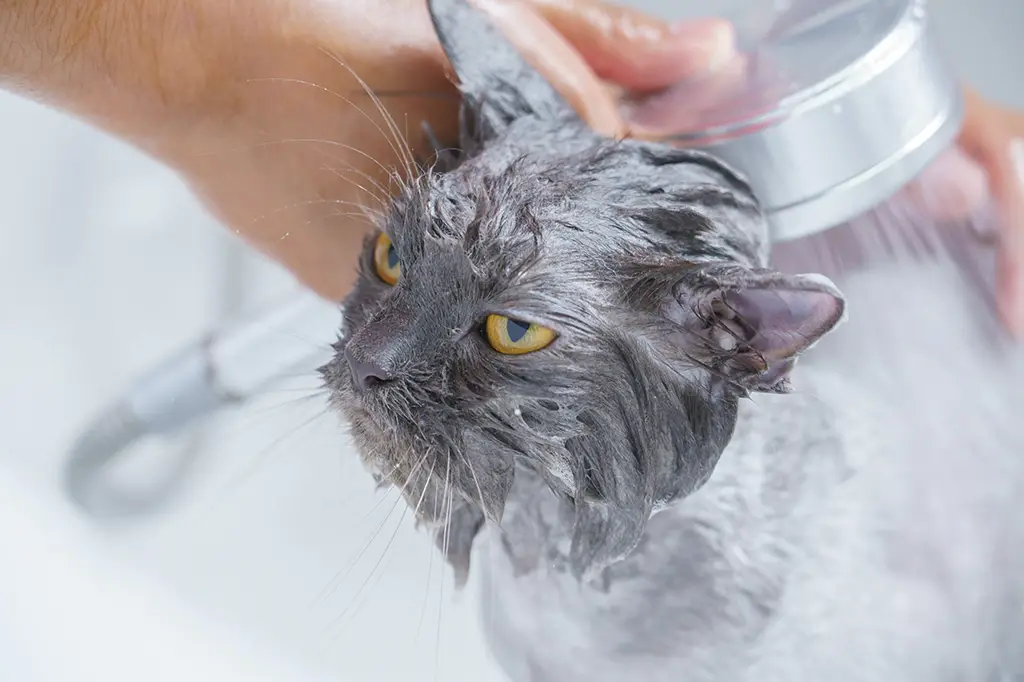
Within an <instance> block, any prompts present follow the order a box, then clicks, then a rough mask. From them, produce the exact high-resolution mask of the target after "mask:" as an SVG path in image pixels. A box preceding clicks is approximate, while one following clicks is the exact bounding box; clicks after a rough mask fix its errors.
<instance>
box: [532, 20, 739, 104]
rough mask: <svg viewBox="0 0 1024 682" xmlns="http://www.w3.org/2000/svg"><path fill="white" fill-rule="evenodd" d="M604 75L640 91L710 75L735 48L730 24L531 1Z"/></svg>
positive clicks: (593, 67) (595, 68) (733, 33)
mask: <svg viewBox="0 0 1024 682" xmlns="http://www.w3.org/2000/svg"><path fill="white" fill-rule="evenodd" d="M529 2H530V3H531V4H533V5H534V6H535V7H536V8H537V9H538V10H539V11H540V13H541V14H542V15H543V17H544V18H545V19H547V21H548V22H550V23H551V24H552V25H553V26H554V27H555V28H556V29H557V30H558V32H559V33H561V34H562V35H563V36H565V38H566V40H568V41H569V42H570V43H571V44H572V45H573V47H575V48H576V49H577V50H578V51H579V53H580V54H581V55H582V56H583V59H584V60H585V61H586V62H587V64H589V65H590V67H591V68H592V69H593V70H594V71H595V72H596V73H597V75H598V76H599V77H600V78H603V79H605V80H608V81H612V82H614V83H617V84H618V85H621V86H623V87H624V88H627V89H630V90H636V91H650V90H656V89H660V88H663V87H667V86H669V85H672V84H674V83H677V82H678V81H680V80H682V79H684V78H689V77H691V76H694V75H698V74H702V73H707V72H709V71H712V70H714V69H715V68H716V67H717V66H718V65H720V64H722V63H724V62H726V61H727V60H728V59H729V58H730V57H731V56H732V55H733V54H734V53H735V51H736V35H735V31H734V29H733V26H732V24H730V23H729V22H727V21H725V20H723V19H703V20H695V21H687V22H681V23H677V24H668V23H666V22H663V21H661V20H658V19H655V18H653V17H650V16H648V15H646V14H644V13H642V12H639V11H637V10H635V9H631V8H626V7H618V6H615V5H612V4H607V3H605V2H603V1H601V0H529Z"/></svg>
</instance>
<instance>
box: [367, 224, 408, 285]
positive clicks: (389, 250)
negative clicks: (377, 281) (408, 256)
mask: <svg viewBox="0 0 1024 682" xmlns="http://www.w3.org/2000/svg"><path fill="white" fill-rule="evenodd" d="M373 267H374V268H376V270H377V276H378V277H380V278H381V279H382V280H384V281H385V282H386V283H388V284H391V285H394V284H395V283H396V282H397V281H398V277H399V275H401V274H402V263H401V261H399V260H398V251H396V250H395V245H394V244H392V243H391V239H389V238H388V236H387V235H386V234H384V233H383V232H381V233H380V236H379V237H377V244H376V245H375V246H374V247H373Z"/></svg>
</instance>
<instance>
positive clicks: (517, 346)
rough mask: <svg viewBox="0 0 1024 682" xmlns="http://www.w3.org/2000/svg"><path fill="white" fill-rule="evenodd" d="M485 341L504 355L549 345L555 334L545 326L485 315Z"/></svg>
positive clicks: (502, 316) (516, 353)
mask: <svg viewBox="0 0 1024 682" xmlns="http://www.w3.org/2000/svg"><path fill="white" fill-rule="evenodd" d="M486 329H487V342H488V343H490V344H491V348H493V349H494V350H496V351H498V352H499V353H503V354H505V355H522V354H523V353H532V352H534V351H537V350H540V349H541V348H545V347H547V346H549V345H551V342H552V341H554V340H555V337H556V336H557V334H555V332H554V331H552V330H550V329H548V328H547V327H542V326H540V325H539V324H533V323H531V322H523V321H522V320H514V319H512V318H511V317H505V316H504V315H488V316H487V324H486Z"/></svg>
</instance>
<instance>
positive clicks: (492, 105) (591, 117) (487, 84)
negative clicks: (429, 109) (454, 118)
mask: <svg viewBox="0 0 1024 682" xmlns="http://www.w3.org/2000/svg"><path fill="white" fill-rule="evenodd" d="M474 4H475V5H476V6H475V7H474ZM428 6H429V9H430V16H431V19H432V21H433V23H434V29H435V31H436V32H437V36H438V39H439V41H440V43H441V47H442V49H443V50H444V52H445V55H446V56H447V57H448V61H449V62H450V63H451V65H452V69H453V70H454V72H455V75H456V77H457V78H458V81H459V89H460V90H461V91H462V94H463V102H464V105H463V119H464V136H467V135H468V136H469V137H471V138H474V139H476V140H486V139H489V138H491V137H493V136H494V135H497V134H499V133H500V132H501V131H502V130H504V129H505V128H506V127H508V125H509V124H511V123H512V122H513V121H515V120H516V119H518V118H520V117H522V116H527V115H533V116H538V117H541V118H548V119H557V118H563V119H564V118H568V119H576V120H583V121H585V122H587V123H588V124H589V125H590V126H591V127H592V128H594V129H595V130H596V131H597V132H599V133H603V134H617V133H618V132H619V129H620V127H621V117H620V116H619V115H618V110H617V108H616V107H615V103H614V100H613V99H612V98H611V96H610V95H609V94H608V92H607V91H606V90H605V88H604V87H603V86H602V85H601V83H600V81H599V80H598V79H597V77H596V76H595V75H594V73H593V71H591V70H590V68H589V67H588V66H587V65H586V63H585V62H584V60H583V58H582V57H581V56H580V55H579V53H578V52H576V50H575V49H573V48H572V46H570V45H569V44H568V43H567V42H566V41H565V40H564V39H563V38H562V37H561V36H560V35H559V34H558V33H557V31H555V30H554V28H552V27H551V26H550V25H549V24H548V23H547V22H546V21H544V19H543V18H542V17H541V16H540V15H539V14H537V13H536V12H535V11H534V10H532V9H531V8H530V7H529V6H528V5H527V4H526V3H522V2H495V1H494V0H475V2H474V3H473V4H471V3H470V2H469V0H428ZM499 28H500V29H501V30H499ZM531 62H532V64H537V65H539V66H540V67H541V69H542V70H543V71H544V72H545V73H541V71H540V70H538V68H536V67H535V66H533V65H532V64H531Z"/></svg>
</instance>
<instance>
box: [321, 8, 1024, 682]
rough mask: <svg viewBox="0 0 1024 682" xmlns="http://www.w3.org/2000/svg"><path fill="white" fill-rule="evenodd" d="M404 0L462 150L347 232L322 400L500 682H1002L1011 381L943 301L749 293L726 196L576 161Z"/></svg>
mask: <svg viewBox="0 0 1024 682" xmlns="http://www.w3.org/2000/svg"><path fill="white" fill-rule="evenodd" d="M428 4H429V7H430V10H431V15H432V17H433V20H434V23H435V27H436V28H437V32H438V36H439V38H440V40H441V44H442V46H443V47H444V49H445V52H446V54H447V55H448V57H449V59H450V61H451V63H452V67H453V70H454V72H455V74H456V75H457V76H458V78H459V81H460V83H459V85H460V88H461V90H462V93H463V97H464V105H463V111H462V114H463V122H462V123H463V125H462V132H461V140H460V144H459V147H460V150H461V151H460V153H459V154H457V155H446V157H445V165H443V166H442V165H437V166H435V167H433V168H429V169H426V170H425V171H424V172H423V174H422V175H421V176H420V177H418V178H413V179H410V181H409V182H408V184H407V185H406V186H405V187H404V189H403V191H402V192H401V193H400V194H399V196H398V197H396V199H395V201H394V204H393V206H392V207H391V210H390V211H389V213H388V215H387V216H386V217H385V219H384V220H383V222H382V224H381V225H380V226H379V229H378V230H377V231H376V232H375V233H374V234H373V235H371V236H370V237H369V238H368V241H367V243H366V247H365V250H364V254H363V258H362V261H361V272H360V277H359V281H358V283H357V285H356V287H355V289H354V291H353V293H352V294H351V295H350V296H349V297H348V299H347V300H346V302H345V310H344V328H343V330H342V335H341V337H340V338H339V340H338V342H337V344H336V345H335V350H336V354H335V357H334V358H333V359H332V361H331V362H329V363H328V364H327V365H326V366H325V367H324V368H323V369H322V374H323V376H324V380H325V383H326V386H327V387H328V389H329V391H330V395H331V402H332V404H333V405H334V407H335V408H337V410H338V411H339V412H340V413H341V414H342V416H343V417H344V419H345V421H346V422H347V424H348V426H349V427H350V430H351V433H352V436H353V439H354V441H355V443H356V446H357V448H358V449H359V451H360V455H361V457H362V459H363V460H364V462H365V463H366V465H367V466H368V468H369V469H370V470H371V472H372V473H373V475H374V476H375V478H376V479H377V480H378V482H379V483H381V484H382V485H393V486H396V487H398V488H400V490H401V491H402V493H403V495H404V497H405V500H406V502H407V503H408V504H409V506H410V507H412V508H413V510H414V512H415V515H416V518H417V520H418V522H419V523H420V524H423V525H424V526H427V527H428V528H430V529H431V531H432V532H434V533H435V536H436V538H437V540H438V544H439V546H440V548H441V549H442V551H443V552H444V554H445V556H446V557H447V559H448V561H449V563H450V564H451V565H452V567H453V568H454V569H455V575H456V580H457V582H458V583H459V584H460V585H461V584H463V583H464V582H465V581H466V579H467V576H468V575H469V572H470V568H471V561H470V559H471V557H473V561H472V566H473V567H474V570H477V571H479V572H480V573H481V575H482V577H483V579H484V581H483V582H484V593H483V595H482V597H483V604H484V609H485V614H484V627H485V628H486V630H487V634H488V640H489V641H490V644H491V649H492V651H493V652H494V654H495V656H496V657H497V659H498V661H499V663H500V664H501V666H502V667H503V668H504V669H505V670H506V671H507V672H508V674H509V676H510V678H511V679H512V680H513V682H604V681H605V680H607V681H611V680H632V679H637V680H644V681H645V682H660V681H661V680H665V681H669V680H672V681H673V682H674V681H677V680H686V681H687V682H701V681H702V680H715V681H716V682H718V681H721V682H755V681H756V682H775V681H779V682H782V681H783V680H786V681H788V680H830V681H831V680H837V681H844V680H850V681H854V680H857V681H859V680H880V679H886V680H888V679H892V680H897V679H898V680H901V681H905V682H940V681H941V682H961V681H962V682H968V681H970V682H975V681H982V682H997V681H1001V680H1004V679H1005V680H1009V679H1014V677H1015V676H1021V675H1022V674H1024V657H1022V656H1021V655H1020V654H1018V649H1019V646H1020V642H1022V641H1024V618H1022V614H1024V608H1022V607H1024V592H1022V591H1021V588H1022V581H1021V577H1020V576H1024V570H1022V569H1024V565H1022V564H1024V560H1022V558H1024V552H1022V551H1021V550H1019V549H1018V548H1019V547H1022V546H1024V544H1022V543H1021V542H1020V540H1024V514H1021V513H1018V511H1017V507H1018V506H1019V502H1018V501H1019V500H1020V499H1022V497H1021V493H1022V492H1024V490H1022V489H1024V473H1022V470H1024V466H1022V463H1024V430H1022V429H1019V428H1016V427H1013V426H1012V424H1011V422H1012V419H1011V418H1009V415H1012V408H1011V407H1010V406H1013V405H1020V399H1021V398H1022V397H1024V396H1022V395H1021V387H1022V386H1024V381H1022V380H1021V379H1022V378H1024V371H1022V368H1021V357H1020V354H1019V353H1016V352H1015V351H1013V350H1011V349H1009V348H1008V347H1006V346H1005V344H1002V343H1001V342H998V341H994V339H997V338H998V336H997V334H996V333H995V332H994V330H993V327H992V319H994V318H992V316H991V315H987V313H986V312H985V308H984V306H982V305H980V304H979V303H978V300H977V299H976V298H972V296H973V294H972V293H971V292H970V291H969V290H968V289H967V288H966V287H965V286H964V284H963V282H962V281H961V280H960V279H958V277H957V276H956V274H955V273H951V272H949V271H947V270H944V269H943V268H941V267H937V268H933V269H929V268H928V267H923V266H922V267H920V268H918V269H917V270H916V271H915V272H914V273H911V274H909V275H908V273H907V272H906V271H904V270H902V269H901V268H900V267H898V266H893V268H891V269H890V270H886V269H885V268H881V269H876V270H873V271H871V272H870V273H869V274H868V275H866V276H864V277H863V278H861V279H860V280H857V278H853V279H851V280H850V281H846V282H844V283H843V286H844V289H845V290H846V291H845V294H843V293H840V291H839V289H838V288H837V287H836V286H835V284H834V283H833V282H832V281H830V280H828V279H826V278H825V277H822V276H820V275H815V274H792V273H786V272H782V271H779V270H776V269H772V268H771V267H770V263H769V253H770V249H769V242H768V234H767V228H766V222H765V220H764V216H763V215H762V213H761V211H760V207H759V205H758V202H757V200H756V198H755V197H754V196H753V195H752V193H751V191H750V188H749V186H748V185H747V183H746V181H745V180H744V178H743V177H742V176H741V175H740V174H738V173H737V172H735V171H734V170H733V169H731V168H729V167H727V166H726V165H724V164H722V163H721V162H720V161H718V160H716V159H715V158H713V157H712V156H709V155H707V154H703V153H700V152H697V151H688V150H681V149H675V148H672V147H670V146H668V145H661V144H655V143H650V142H643V141H640V140H608V139H603V138H602V137H600V136H599V135H597V134H596V133H594V132H593V131H592V130H590V129H589V128H588V127H587V126H586V125H585V124H584V123H583V122H582V121H581V120H580V119H579V118H578V116H576V114H575V112H574V111H572V109H571V108H570V107H569V106H568V105H567V104H566V103H565V102H564V101H563V100H562V99H561V98H560V97H559V95H558V94H557V93H556V92H555V91H554V89H553V88H552V87H551V86H550V84H548V83H547V82H546V81H544V79H543V78H541V77H540V76H539V74H537V72H536V71H534V70H532V69H531V68H530V67H529V65H527V64H526V63H525V62H524V61H523V60H522V58H521V57H520V56H519V55H518V54H516V52H515V51H514V50H513V49H512V48H511V46H509V45H508V44H507V43H506V42H505V41H504V40H503V38H502V37H501V36H500V35H499V34H498V33H497V32H496V31H495V30H494V29H493V27H492V26H490V25H489V23H488V22H487V21H486V19H485V17H484V15H483V13H481V12H477V11H476V10H474V9H473V8H472V7H471V6H470V5H469V4H468V3H467V2H466V0H430V2H429V3H428ZM937 300H940V301H942V305H938V306H936V305H934V302H935V301H937ZM847 301H850V302H851V304H850V305H851V306H852V305H854V304H856V305H857V306H859V308H858V310H860V314H859V315H858V316H856V317H855V318H853V319H851V321H850V322H849V323H847V324H845V325H843V326H842V331H841V332H839V333H833V332H834V330H836V329H837V327H838V326H839V325H840V323H841V322H843V321H844V320H845V318H846V311H847ZM798 358H803V359H802V360H801V365H800V367H799V369H798V370H795V368H796V361H797V359H798ZM478 536H480V537H481V538H484V539H486V540H487V542H485V543H478V542H475V541H476V540H477V539H478Z"/></svg>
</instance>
